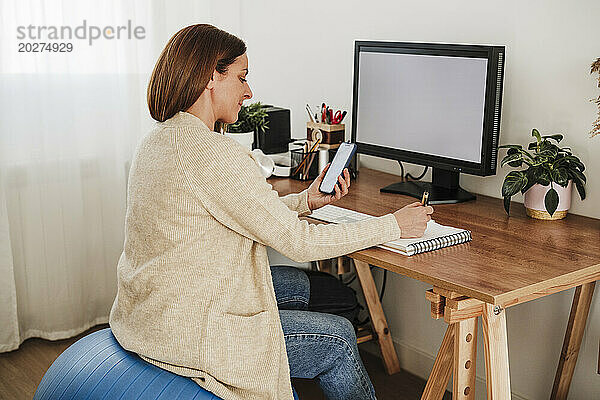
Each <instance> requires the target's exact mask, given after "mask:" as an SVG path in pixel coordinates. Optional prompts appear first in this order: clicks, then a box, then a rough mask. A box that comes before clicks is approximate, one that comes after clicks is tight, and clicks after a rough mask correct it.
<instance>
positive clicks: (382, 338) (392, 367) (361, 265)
mask: <svg viewBox="0 0 600 400" xmlns="http://www.w3.org/2000/svg"><path fill="white" fill-rule="evenodd" d="M354 265H355V267H356V273H357V275H358V280H359V281H360V286H361V287H362V290H363V294H364V295H365V300H366V302H367V308H368V309H369V315H370V316H371V321H372V323H373V329H375V332H376V333H377V340H378V341H379V348H380V349H381V354H382V355H383V361H384V363H385V370H386V372H387V373H388V375H392V374H395V373H396V372H399V371H400V362H399V361H398V355H397V354H396V349H395V348H394V342H393V341H392V337H391V335H390V330H389V328H388V324H387V320H386V319H385V314H384V313H383V308H382V307H381V302H380V301H379V294H378V293H377V288H376V287H375V282H374V281H373V275H371V270H370V269H369V264H367V263H366V262H364V261H359V260H354Z"/></svg>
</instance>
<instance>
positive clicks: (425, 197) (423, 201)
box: [421, 191, 429, 206]
mask: <svg viewBox="0 0 600 400" xmlns="http://www.w3.org/2000/svg"><path fill="white" fill-rule="evenodd" d="M428 203H429V192H428V191H424V192H423V198H422V199H421V205H422V206H426V205H427V204H428Z"/></svg>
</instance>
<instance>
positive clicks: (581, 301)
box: [550, 282, 596, 400]
mask: <svg viewBox="0 0 600 400" xmlns="http://www.w3.org/2000/svg"><path fill="white" fill-rule="evenodd" d="M595 286H596V282H590V283H586V284H584V285H581V286H577V288H576V289H575V296H574V298H573V305H572V306H571V314H570V315H569V324H568V325H567V331H566V333H565V340H564V342H563V348H562V352H561V353H560V360H559V361H558V369H557V371H556V376H555V378H554V387H553V388H552V394H551V395H550V399H552V400H555V399H566V398H567V395H568V394H569V386H570V385H571V379H572V378H573V372H574V371H575V364H576V363H577V356H578V355H579V347H580V346H581V340H582V338H583V331H584V330H585V324H586V322H587V317H588V313H589V311H590V304H591V302H592V296H593V295H594V288H595Z"/></svg>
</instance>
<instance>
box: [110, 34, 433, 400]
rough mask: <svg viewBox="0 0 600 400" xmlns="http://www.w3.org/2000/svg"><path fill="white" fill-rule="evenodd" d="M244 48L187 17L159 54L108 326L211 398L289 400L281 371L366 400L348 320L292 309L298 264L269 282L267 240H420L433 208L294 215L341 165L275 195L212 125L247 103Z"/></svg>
mask: <svg viewBox="0 0 600 400" xmlns="http://www.w3.org/2000/svg"><path fill="white" fill-rule="evenodd" d="M245 53H246V46H245V44H244V42H242V41H241V40H240V39H238V38H236V37H235V36H233V35H230V34H228V33H226V32H224V31H221V30H219V29H217V28H215V27H213V26H210V25H193V26H189V27H186V28H184V29H182V30H180V31H179V32H177V33H176V34H175V35H174V36H173V37H172V38H171V39H170V40H169V42H168V43H167V45H166V47H165V49H164V50H163V52H162V54H161V55H160V57H159V59H158V62H157V64H156V66H155V69H154V71H153V73H152V77H151V78H150V84H149V86H148V105H149V108H150V114H151V115H152V117H153V118H154V119H155V120H157V121H159V123H158V124H157V126H156V128H155V129H154V130H153V131H152V132H150V134H148V135H147V136H146V137H145V138H144V139H143V140H142V142H141V143H140V145H139V147H138V149H137V151H136V154H135V157H134V160H133V163H132V166H131V171H130V178H129V184H128V185H129V186H128V198H127V215H126V226H125V244H124V250H123V254H122V255H121V257H120V259H119V264H118V267H117V270H118V292H117V296H116V298H115V302H114V304H113V308H112V310H111V314H110V326H111V328H112V330H113V333H114V335H115V337H116V338H117V340H118V341H119V342H120V343H121V345H122V346H123V347H124V348H125V349H127V350H130V351H134V352H136V353H138V354H139V355H140V356H141V357H142V358H144V359H145V360H147V361H148V362H150V363H152V364H155V365H157V366H159V367H162V368H164V369H166V370H169V371H172V372H174V373H177V374H180V375H184V376H189V377H191V378H192V379H194V381H195V382H197V383H198V384H199V385H200V386H202V387H204V388H205V389H207V390H209V391H211V392H213V393H214V394H216V395H217V396H219V397H222V398H223V399H277V400H281V399H292V389H291V384H290V376H294V377H304V378H315V379H317V381H318V382H319V384H320V385H321V387H322V389H323V391H324V392H325V394H326V395H327V396H328V397H329V398H330V399H373V398H375V394H374V390H373V386H372V385H371V382H370V380H369V377H368V375H367V373H366V371H365V369H364V366H363V364H362V362H361V360H360V357H359V354H358V350H357V347H356V337H355V336H354V330H353V327H352V325H351V324H350V322H349V321H347V320H346V319H344V318H342V317H338V316H335V315H330V314H322V313H315V312H310V311H305V310H306V304H307V303H308V296H309V291H308V282H307V280H306V279H303V278H302V275H301V274H299V272H302V271H300V270H297V269H293V268H283V269H276V268H274V273H273V277H272V276H271V273H270V271H269V267H268V259H267V252H266V246H271V247H272V248H274V249H275V250H277V251H279V252H280V253H282V254H284V255H286V256H287V257H289V258H291V259H293V260H297V261H299V262H303V261H309V260H317V259H327V258H332V257H336V256H340V255H343V254H347V253H351V252H353V251H357V250H360V249H364V248H367V247H370V246H373V245H376V244H380V243H384V242H387V241H389V240H393V239H397V238H399V237H401V236H402V237H417V236H420V235H422V234H423V232H424V229H425V226H426V223H427V221H428V220H429V219H430V216H429V215H428V214H431V213H432V212H433V210H432V209H431V208H430V207H421V206H420V205H419V203H415V204H412V205H410V206H407V207H405V208H403V209H401V210H398V211H396V212H395V213H394V214H388V215H385V216H383V217H379V218H374V219H372V220H369V221H362V222H357V223H353V224H345V225H333V224H332V225H309V224H308V223H307V222H306V221H300V219H299V218H298V217H299V216H303V215H308V214H310V212H311V210H314V209H316V208H319V207H322V206H323V205H325V204H328V203H331V202H333V201H335V200H337V199H339V198H341V197H342V196H344V195H345V194H346V193H347V192H348V187H349V186H350V179H349V176H348V171H345V172H344V178H340V180H339V183H340V185H339V186H340V188H337V189H336V192H335V194H334V195H331V196H329V195H323V194H322V193H320V192H319V191H318V189H317V188H318V186H319V183H320V181H321V180H322V178H323V174H321V175H320V176H319V177H318V179H316V180H315V181H314V182H313V183H312V184H311V185H310V187H309V188H308V189H307V190H305V191H303V192H301V193H298V194H291V195H288V196H285V197H281V198H280V197H279V196H278V195H277V192H275V191H274V190H272V188H271V186H270V185H269V184H268V183H267V182H266V180H265V179H264V178H263V177H262V176H261V175H260V171H259V169H258V167H257V164H256V163H255V161H254V159H253V158H252V154H251V152H250V151H248V150H247V149H245V148H243V147H242V146H240V145H239V144H237V142H235V141H234V140H231V139H230V138H227V137H225V136H223V135H221V134H218V133H216V132H214V131H213V129H214V127H215V124H220V123H233V122H235V121H236V119H237V114H238V112H239V110H240V107H241V105H242V102H243V101H244V100H247V99H250V98H251V97H252V91H251V90H250V87H249V86H248V82H247V81H246V76H247V74H248V58H247V56H246V54H245ZM274 286H275V287H277V291H276V290H275V288H274ZM278 301H279V305H280V306H281V308H282V309H281V311H280V310H279V309H278Z"/></svg>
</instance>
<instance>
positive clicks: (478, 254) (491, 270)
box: [268, 168, 600, 304]
mask: <svg viewBox="0 0 600 400" xmlns="http://www.w3.org/2000/svg"><path fill="white" fill-rule="evenodd" d="M399 180H400V177H399V176H397V175H391V174H387V173H385V172H380V171H375V170H370V169H366V168H361V169H360V173H359V176H358V179H357V180H356V181H352V185H351V187H350V192H349V193H348V195H346V196H345V197H344V198H342V199H341V200H339V201H338V202H336V203H334V204H335V205H337V206H340V207H345V208H349V209H352V210H356V211H360V212H364V213H367V214H371V215H376V216H380V215H384V214H387V213H390V212H394V211H395V210H397V209H399V208H401V207H403V206H405V205H406V204H409V203H411V202H414V201H415V199H414V198H412V197H408V196H403V195H397V194H390V193H380V192H379V189H380V188H382V187H384V186H386V185H388V184H390V183H394V182H398V181H399ZM268 182H269V183H270V184H271V185H272V186H273V188H274V189H275V190H277V192H278V193H279V194H280V195H285V194H288V193H296V192H300V191H302V190H303V189H305V188H306V187H308V185H309V183H310V182H301V181H297V180H292V179H287V178H270V179H269V180H268ZM434 208H435V213H434V214H433V218H434V219H435V220H436V221H437V222H439V223H441V224H443V225H451V226H455V227H459V228H464V229H469V230H471V232H472V236H473V241H472V242H469V243H464V244H461V245H457V246H452V247H448V248H445V249H440V250H436V251H433V252H429V253H423V254H418V255H415V256H411V257H407V256H403V255H401V254H398V253H394V252H390V251H387V250H384V249H381V248H378V247H372V248H369V249H365V250H361V251H359V252H356V253H352V254H351V255H350V256H351V257H353V258H356V259H359V260H362V261H366V262H368V263H370V264H373V265H377V266H379V267H382V268H385V269H388V270H390V271H392V272H396V273H399V274H402V275H406V276H409V277H411V278H414V279H418V280H420V281H423V282H427V283H430V284H432V285H435V286H439V287H441V288H444V289H448V290H453V291H456V292H458V293H460V294H462V295H467V296H470V297H474V298H476V299H479V300H482V301H485V302H487V303H492V304H507V303H510V302H512V301H515V300H517V299H522V298H524V297H527V296H532V297H539V295H540V294H543V293H546V294H547V293H552V292H556V291H560V290H565V289H568V288H571V287H573V286H577V285H580V284H582V283H586V282H590V281H594V280H597V279H600V220H598V219H593V218H587V217H581V216H577V215H571V214H569V215H568V216H567V217H566V218H565V219H563V220H559V221H540V220H535V219H531V218H529V217H527V216H526V215H525V209H524V207H523V205H522V204H517V203H514V204H513V205H512V206H511V216H510V217H508V216H507V215H506V213H505V212H504V208H503V205H502V199H495V198H492V197H488V196H483V195H477V199H476V200H475V201H471V202H466V203H459V204H444V205H436V206H434ZM309 220H310V218H309ZM310 221H311V222H316V221H315V220H310ZM550 288H553V289H552V290H549V289H550ZM536 293H537V294H538V296H534V295H535V294H536Z"/></svg>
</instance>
